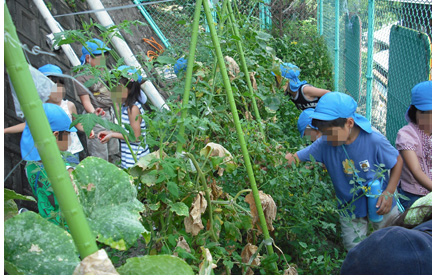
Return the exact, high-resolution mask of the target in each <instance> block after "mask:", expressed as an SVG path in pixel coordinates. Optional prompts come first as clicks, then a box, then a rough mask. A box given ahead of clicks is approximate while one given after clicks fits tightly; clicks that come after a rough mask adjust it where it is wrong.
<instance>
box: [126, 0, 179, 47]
mask: <svg viewBox="0 0 432 280" xmlns="http://www.w3.org/2000/svg"><path fill="white" fill-rule="evenodd" d="M132 2H133V3H134V4H140V3H142V1H140V0H133V1H132ZM138 10H139V11H140V12H141V14H142V15H143V17H144V18H145V19H146V20H147V22H148V23H149V24H150V27H151V28H152V29H153V31H154V32H155V33H156V35H157V36H158V37H159V39H160V40H161V41H162V43H163V44H164V45H165V48H169V47H171V44H170V43H169V42H168V39H167V38H166V37H165V35H164V34H163V33H162V31H161V30H160V28H159V26H157V24H156V23H155V22H154V20H153V18H152V17H151V15H150V14H149V13H148V12H147V10H146V9H145V8H144V7H143V6H138Z"/></svg>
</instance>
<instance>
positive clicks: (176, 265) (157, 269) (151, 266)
mask: <svg viewBox="0 0 432 280" xmlns="http://www.w3.org/2000/svg"><path fill="white" fill-rule="evenodd" d="M117 271H118V273H120V274H121V275H193V274H194V273H193V270H192V268H191V267H190V266H189V265H188V264H187V263H186V262H185V261H184V260H182V259H180V258H178V257H176V256H170V255H158V256H143V257H137V258H130V259H127V260H126V263H125V264H124V265H122V266H120V267H119V268H117Z"/></svg>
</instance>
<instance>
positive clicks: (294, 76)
mask: <svg viewBox="0 0 432 280" xmlns="http://www.w3.org/2000/svg"><path fill="white" fill-rule="evenodd" d="M300 71H301V70H300V68H298V67H297V65H294V64H292V63H282V64H281V65H280V72H281V76H282V77H284V78H286V79H289V88H290V90H291V91H292V92H296V91H298V89H299V88H300V86H302V85H304V84H307V81H300V79H299V76H300ZM271 73H272V74H273V76H276V74H275V73H273V72H271Z"/></svg>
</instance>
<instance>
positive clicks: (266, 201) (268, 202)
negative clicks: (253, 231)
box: [245, 191, 277, 233]
mask: <svg viewBox="0 0 432 280" xmlns="http://www.w3.org/2000/svg"><path fill="white" fill-rule="evenodd" d="M259 198H260V201H261V205H262V209H263V212H264V218H265V220H266V224H267V228H268V230H269V231H273V230H274V228H273V220H274V219H275V218H276V212H277V208H276V203H275V202H274V200H273V198H272V197H271V196H270V195H268V194H265V193H263V192H262V191H259ZM245 201H246V202H247V203H249V206H250V209H251V214H252V216H253V223H254V225H256V226H257V228H258V231H259V232H260V233H262V229H261V226H260V223H259V216H258V211H257V209H256V204H255V200H254V197H253V193H252V192H250V193H249V194H248V195H247V196H246V197H245Z"/></svg>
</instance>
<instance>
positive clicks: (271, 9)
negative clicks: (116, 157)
mask: <svg viewBox="0 0 432 280" xmlns="http://www.w3.org/2000/svg"><path fill="white" fill-rule="evenodd" d="M204 1H210V4H211V5H210V6H212V7H214V8H215V9H217V8H218V7H220V6H221V5H222V2H223V0H204ZM141 2H146V0H141ZM232 3H233V7H234V12H238V13H242V14H244V15H247V16H248V17H250V18H251V19H254V20H257V21H259V22H260V23H261V25H260V26H261V28H266V29H267V30H268V31H269V32H271V33H272V34H273V35H274V36H276V37H277V36H279V37H282V36H283V35H284V27H286V25H287V24H288V22H293V21H298V20H307V19H316V20H317V24H318V26H317V27H318V31H319V33H320V34H322V35H323V37H324V38H325V39H326V42H327V45H328V51H329V54H330V56H331V58H332V60H333V62H334V65H335V67H334V78H335V83H334V89H335V90H338V91H341V92H345V93H348V94H350V95H351V96H353V97H354V98H355V99H356V100H357V101H358V104H359V112H360V113H362V114H363V115H365V116H367V117H370V118H371V122H372V125H373V126H375V127H376V128H377V129H378V130H380V131H381V132H382V133H383V134H385V135H387V137H388V138H389V140H390V141H391V142H392V143H394V140H395V139H394V138H395V137H396V133H397V131H398V129H399V128H400V127H401V126H403V125H404V124H405V120H404V114H405V111H406V109H407V108H408V105H409V102H410V90H411V88H412V87H413V86H414V85H415V84H417V83H418V82H420V81H424V80H427V79H429V78H430V75H431V74H430V73H431V67H430V65H431V61H430V59H431V53H430V38H431V37H432V30H431V28H432V14H431V13H432V0H375V1H366V0H350V1H348V0H251V1H247V0H237V1H234V0H233V1H232ZM371 8H373V11H374V13H370V12H369V9H371ZM145 9H146V10H147V12H148V13H149V14H150V15H151V17H152V18H153V20H154V22H155V25H157V26H158V28H159V29H160V30H161V33H162V34H163V36H165V37H166V39H167V41H168V42H169V44H170V45H172V46H176V47H183V48H184V50H185V51H187V48H188V44H189V41H190V31H189V29H185V28H184V24H185V23H190V24H191V23H192V21H193V19H192V18H193V14H194V10H195V0H176V1H172V2H167V3H157V4H152V5H146V6H145ZM372 15H373V17H371V16H372ZM214 17H215V18H214V19H215V21H216V22H217V14H216V13H214ZM201 19H202V24H201V28H202V29H205V28H206V22H205V19H204V13H202V15H201ZM336 19H337V20H336ZM372 26H373V32H372V33H369V32H368V30H369V29H370V28H372ZM369 34H370V35H371V36H369Z"/></svg>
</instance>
